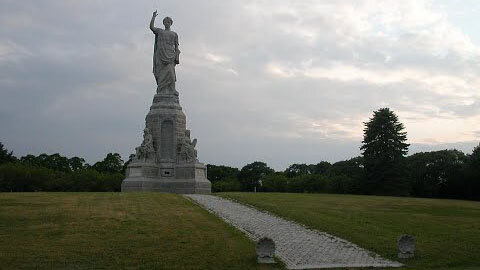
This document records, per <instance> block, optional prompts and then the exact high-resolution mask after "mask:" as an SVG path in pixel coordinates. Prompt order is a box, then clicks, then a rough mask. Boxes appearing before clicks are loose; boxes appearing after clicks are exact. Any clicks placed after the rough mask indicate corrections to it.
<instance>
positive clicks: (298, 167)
mask: <svg viewBox="0 0 480 270" xmlns="http://www.w3.org/2000/svg"><path fill="white" fill-rule="evenodd" d="M312 172H313V170H312V167H311V166H309V165H307V164H304V163H303V164H297V163H295V164H292V165H290V166H289V167H288V168H287V169H286V170H285V175H286V176H287V177H288V178H292V177H296V176H300V175H305V174H312Z"/></svg>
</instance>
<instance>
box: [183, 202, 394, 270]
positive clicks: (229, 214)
mask: <svg viewBox="0 0 480 270" xmlns="http://www.w3.org/2000/svg"><path fill="white" fill-rule="evenodd" d="M185 196H186V197H187V198H190V199H192V200H194V201H195V202H197V203H199V204H200V205H202V206H203V207H205V208H206V209H207V210H209V211H211V212H213V213H215V214H216V215H218V216H220V217H221V218H222V219H223V220H225V221H226V222H228V223H230V224H232V225H233V226H235V227H236V228H238V229H240V230H241V231H243V232H245V233H246V234H247V236H248V237H250V238H251V239H253V240H254V241H257V240H258V239H260V238H261V237H264V236H266V237H269V238H271V239H273V241H274V242H275V245H276V252H275V255H276V256H277V257H278V258H280V259H281V260H282V261H283V262H284V263H285V265H286V266H287V268H289V269H311V268H333V267H400V266H402V264H400V263H398V262H393V261H389V260H387V259H384V258H382V257H380V256H378V255H377V254H375V253H373V252H369V251H368V250H365V249H363V248H360V247H359V246H357V245H355V244H352V243H350V242H348V241H345V240H343V239H340V238H338V237H335V236H332V235H329V234H327V233H324V232H318V231H315V230H311V229H307V228H305V227H303V226H301V225H300V224H298V223H295V222H292V221H288V220H285V219H282V218H279V217H277V216H274V215H272V214H269V213H267V212H261V211H259V210H256V209H254V208H252V207H248V206H245V205H242V204H239V203H236V202H233V201H230V200H227V199H223V198H220V197H216V196H212V195H199V194H188V195H185Z"/></svg>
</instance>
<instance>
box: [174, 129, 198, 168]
mask: <svg viewBox="0 0 480 270" xmlns="http://www.w3.org/2000/svg"><path fill="white" fill-rule="evenodd" d="M196 145H197V139H193V141H191V140H190V130H186V131H185V137H184V139H183V141H182V142H180V143H179V144H178V153H179V156H178V160H179V162H182V163H195V162H197V161H198V160H197V150H196V149H195V146H196Z"/></svg>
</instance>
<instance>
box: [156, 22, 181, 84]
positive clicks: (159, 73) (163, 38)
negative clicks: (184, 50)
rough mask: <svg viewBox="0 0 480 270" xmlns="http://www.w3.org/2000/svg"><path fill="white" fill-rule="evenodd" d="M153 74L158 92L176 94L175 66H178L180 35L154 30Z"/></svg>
mask: <svg viewBox="0 0 480 270" xmlns="http://www.w3.org/2000/svg"><path fill="white" fill-rule="evenodd" d="M152 31H153V33H154V34H155V46H154V52H153V74H154V76H155V79H156V80H157V85H158V87H157V92H161V91H163V89H165V88H168V89H167V91H171V92H175V81H176V80H177V78H176V75H175V65H176V64H178V62H179V61H178V55H179V53H180V51H179V50H178V35H177V33H175V32H173V31H171V30H164V29H160V28H156V27H155V28H154V29H153V30H152Z"/></svg>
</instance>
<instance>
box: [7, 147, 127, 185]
mask: <svg viewBox="0 0 480 270" xmlns="http://www.w3.org/2000/svg"><path fill="white" fill-rule="evenodd" d="M0 149H1V150H0V158H1V162H0V191H4V192H5V191H17V192H22V191H120V185H121V182H122V180H123V179H124V175H123V174H122V173H121V171H122V167H123V161H122V159H121V157H120V155H119V154H117V153H110V154H108V155H107V156H106V157H105V159H104V160H103V161H101V162H97V163H95V165H96V166H95V165H94V166H95V168H94V166H89V165H88V164H86V163H85V159H83V158H79V157H72V158H67V157H64V156H61V155H60V154H58V153H56V154H51V155H48V154H40V155H38V156H35V155H26V156H24V157H21V158H20V159H19V160H18V159H17V158H15V157H14V156H13V153H12V152H8V151H7V150H6V149H3V144H1V143H0Z"/></svg>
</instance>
